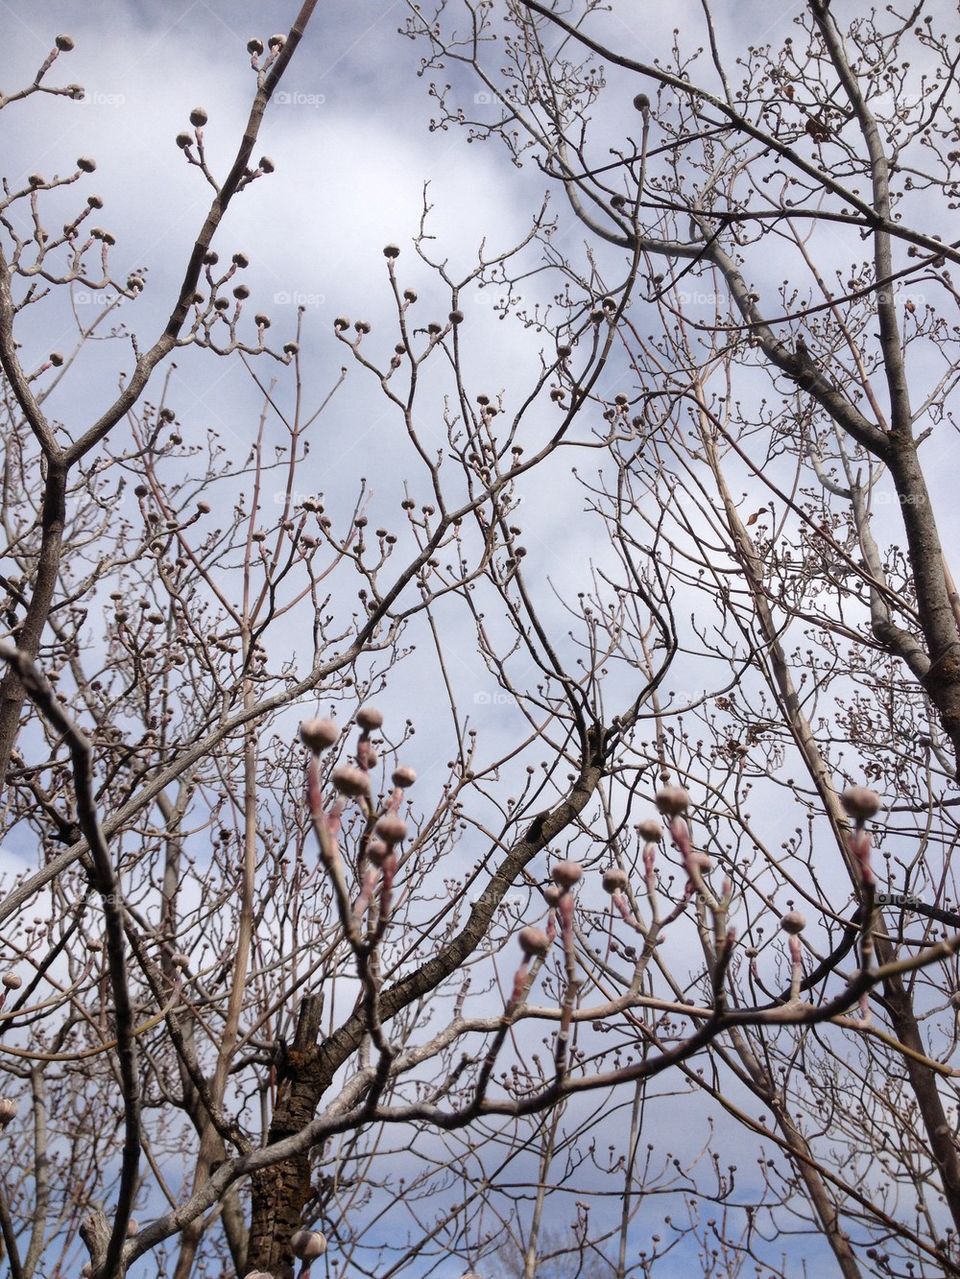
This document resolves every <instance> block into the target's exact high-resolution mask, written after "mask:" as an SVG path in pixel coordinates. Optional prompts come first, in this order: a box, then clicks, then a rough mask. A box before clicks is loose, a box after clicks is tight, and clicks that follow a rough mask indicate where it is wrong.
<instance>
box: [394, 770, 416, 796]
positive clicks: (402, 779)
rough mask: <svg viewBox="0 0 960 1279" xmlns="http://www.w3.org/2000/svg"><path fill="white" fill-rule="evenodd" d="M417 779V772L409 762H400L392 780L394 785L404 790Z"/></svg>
mask: <svg viewBox="0 0 960 1279" xmlns="http://www.w3.org/2000/svg"><path fill="white" fill-rule="evenodd" d="M416 780H417V775H416V773H415V772H414V770H413V769H412V768H410V767H409V765H407V764H398V765H397V767H396V768H395V769H394V770H393V777H392V778H391V781H392V782H393V784H394V786H399V787H400V789H401V790H404V789H405V788H406V787H407V786H412V785H413V783H414V782H415V781H416Z"/></svg>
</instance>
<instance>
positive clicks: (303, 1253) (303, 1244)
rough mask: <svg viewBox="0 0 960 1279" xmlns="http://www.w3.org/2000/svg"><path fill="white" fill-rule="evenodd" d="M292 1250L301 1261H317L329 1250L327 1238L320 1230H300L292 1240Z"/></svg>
mask: <svg viewBox="0 0 960 1279" xmlns="http://www.w3.org/2000/svg"><path fill="white" fill-rule="evenodd" d="M290 1251H291V1252H292V1253H293V1255H294V1256H295V1257H296V1258H297V1259H298V1260H299V1261H315V1260H316V1259H317V1257H322V1256H323V1254H324V1253H325V1252H326V1251H327V1240H326V1238H325V1236H324V1235H322V1234H321V1233H320V1231H319V1230H298V1231H297V1233H296V1234H295V1235H294V1236H293V1238H292V1239H291V1240H290Z"/></svg>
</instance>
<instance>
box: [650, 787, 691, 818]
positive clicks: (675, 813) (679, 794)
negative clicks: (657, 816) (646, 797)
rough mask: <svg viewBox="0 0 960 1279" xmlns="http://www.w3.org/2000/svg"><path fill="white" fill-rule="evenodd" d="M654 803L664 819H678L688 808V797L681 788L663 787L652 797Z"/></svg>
mask: <svg viewBox="0 0 960 1279" xmlns="http://www.w3.org/2000/svg"><path fill="white" fill-rule="evenodd" d="M654 802H655V803H656V805H657V808H658V809H659V811H660V812H661V813H663V815H664V817H679V816H680V814H681V813H685V812H686V811H687V808H688V807H689V806H690V796H689V795H688V793H687V792H686V791H685V790H684V789H683V787H682V786H663V787H661V788H660V790H658V791H657V793H656V795H655V796H654Z"/></svg>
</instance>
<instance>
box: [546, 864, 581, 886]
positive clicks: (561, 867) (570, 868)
mask: <svg viewBox="0 0 960 1279" xmlns="http://www.w3.org/2000/svg"><path fill="white" fill-rule="evenodd" d="M582 874H583V867H582V866H581V865H580V863H579V862H555V863H554V865H553V866H552V867H551V870H550V875H551V878H552V879H553V882H554V883H555V884H556V885H557V887H558V888H561V889H566V888H572V887H573V886H574V884H575V883H577V881H578V880H579V879H580V877H581V875H582Z"/></svg>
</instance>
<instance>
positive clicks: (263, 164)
mask: <svg viewBox="0 0 960 1279" xmlns="http://www.w3.org/2000/svg"><path fill="white" fill-rule="evenodd" d="M276 167H277V166H276V165H275V164H274V163H273V161H272V160H271V159H270V157H269V156H268V155H262V156H261V157H260V159H259V160H258V161H257V168H258V169H259V170H260V172H261V173H273V171H274V169H275V168H276Z"/></svg>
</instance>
